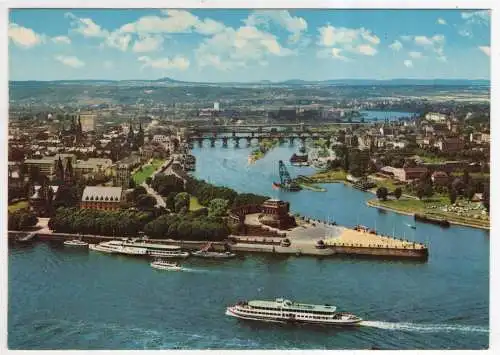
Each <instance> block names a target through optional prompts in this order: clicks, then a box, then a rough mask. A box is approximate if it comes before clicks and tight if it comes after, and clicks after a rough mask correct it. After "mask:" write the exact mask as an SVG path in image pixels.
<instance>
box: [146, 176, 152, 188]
mask: <svg viewBox="0 0 500 355" xmlns="http://www.w3.org/2000/svg"><path fill="white" fill-rule="evenodd" d="M152 182H153V178H152V177H151V176H148V177H147V178H146V184H147V185H148V186H151V183H152Z"/></svg>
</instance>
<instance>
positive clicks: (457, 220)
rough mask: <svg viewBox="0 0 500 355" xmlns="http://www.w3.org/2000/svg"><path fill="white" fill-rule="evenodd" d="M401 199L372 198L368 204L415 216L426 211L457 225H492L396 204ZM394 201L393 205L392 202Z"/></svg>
mask: <svg viewBox="0 0 500 355" xmlns="http://www.w3.org/2000/svg"><path fill="white" fill-rule="evenodd" d="M398 202H399V201H391V200H388V201H380V200H378V199H371V200H368V201H366V205H367V206H370V207H374V208H378V209H382V210H385V211H391V212H395V213H399V214H404V215H407V216H413V215H415V213H424V214H426V215H429V216H431V217H438V218H443V219H446V220H447V221H448V222H450V223H451V224H456V225H461V226H466V227H471V228H479V229H485V230H489V229H490V225H489V223H488V224H486V223H478V222H479V221H476V220H471V219H465V218H461V217H458V216H453V215H450V214H445V213H436V212H435V211H432V212H429V211H426V210H424V209H405V208H404V207H401V206H399V207H398V206H394V204H395V203H398ZM390 203H392V205H391V204H390Z"/></svg>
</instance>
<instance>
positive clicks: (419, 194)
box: [416, 185, 425, 200]
mask: <svg viewBox="0 0 500 355" xmlns="http://www.w3.org/2000/svg"><path fill="white" fill-rule="evenodd" d="M416 193H417V197H418V198H419V199H420V200H421V199H422V198H424V196H425V190H424V187H423V185H418V186H417V191H416Z"/></svg>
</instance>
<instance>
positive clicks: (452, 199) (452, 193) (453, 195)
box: [448, 189, 457, 205]
mask: <svg viewBox="0 0 500 355" xmlns="http://www.w3.org/2000/svg"><path fill="white" fill-rule="evenodd" d="M448 197H449V198H450V205H453V204H454V203H455V202H456V201H457V192H456V191H455V190H453V189H451V190H450V191H449V193H448Z"/></svg>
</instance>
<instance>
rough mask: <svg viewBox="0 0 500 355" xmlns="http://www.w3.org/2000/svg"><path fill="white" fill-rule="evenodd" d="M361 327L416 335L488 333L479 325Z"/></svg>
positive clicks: (383, 324) (366, 324)
mask: <svg viewBox="0 0 500 355" xmlns="http://www.w3.org/2000/svg"><path fill="white" fill-rule="evenodd" d="M361 325H362V326H364V327H372V328H379V329H388V330H402V331H408V332H418V333H442V332H446V333H450V332H464V333H470V332H476V333H488V332H489V329H488V327H484V326H479V325H462V324H425V323H423V324H418V323H398V322H377V321H363V322H361Z"/></svg>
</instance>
